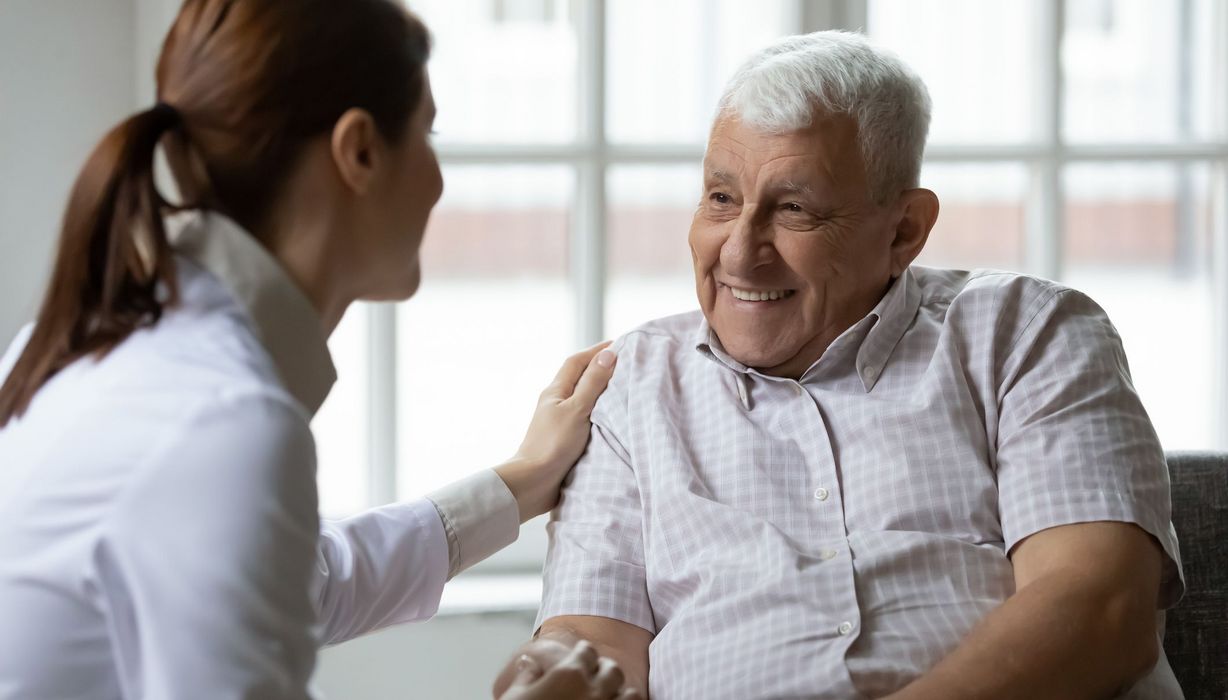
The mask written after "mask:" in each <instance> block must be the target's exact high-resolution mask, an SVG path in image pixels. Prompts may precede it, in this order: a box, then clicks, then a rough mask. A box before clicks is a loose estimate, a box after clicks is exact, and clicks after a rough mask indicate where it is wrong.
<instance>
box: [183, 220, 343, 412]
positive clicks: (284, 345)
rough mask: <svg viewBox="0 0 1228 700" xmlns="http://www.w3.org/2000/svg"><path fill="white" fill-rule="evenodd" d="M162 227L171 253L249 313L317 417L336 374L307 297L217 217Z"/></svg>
mask: <svg viewBox="0 0 1228 700" xmlns="http://www.w3.org/2000/svg"><path fill="white" fill-rule="evenodd" d="M166 227H167V237H168V238H169V239H170V241H171V245H172V246H173V247H174V249H175V251H176V252H177V253H179V254H180V255H183V256H185V257H187V258H188V259H190V260H193V261H195V262H196V263H197V264H199V265H200V266H201V267H203V268H205V269H206V270H208V271H209V272H210V273H211V274H213V276H215V277H216V278H217V279H218V280H219V281H220V282H221V283H222V285H223V286H224V287H226V289H227V290H228V291H229V292H230V295H231V296H232V297H233V298H234V299H235V301H236V302H238V304H239V306H240V307H242V308H243V310H244V311H245V312H246V313H247V317H248V319H249V320H250V321H251V326H252V330H253V331H254V332H255V334H256V337H257V339H258V340H259V341H260V343H261V345H263V346H264V348H265V350H266V351H267V352H268V353H269V356H270V357H271V358H272V360H273V364H274V366H275V367H276V368H277V372H278V374H280V375H281V380H282V382H283V384H284V385H285V387H286V390H287V391H289V392H290V394H291V395H292V396H294V398H295V399H297V400H298V402H299V403H300V404H302V406H303V408H304V409H306V411H307V413H308V415H315V412H316V411H317V410H319V408H320V405H321V404H322V403H324V398H325V397H326V396H328V392H329V391H330V390H331V389H332V386H333V383H334V382H336V381H337V370H336V368H335V367H334V366H333V360H332V356H331V355H330V354H329V352H328V342H327V338H326V337H325V335H324V329H323V324H322V322H321V320H320V316H319V314H318V313H317V312H316V310H315V307H313V306H312V305H311V301H310V300H308V298H307V295H306V294H304V293H303V291H302V290H301V289H299V287H298V286H297V285H296V284H295V283H294V281H293V280H291V279H290V276H289V275H288V274H287V273H286V271H285V270H284V269H283V268H282V267H281V265H280V264H279V263H278V262H277V260H276V259H275V258H274V257H273V256H272V255H271V254H270V253H269V252H268V251H267V250H265V249H264V247H263V246H261V245H260V244H259V243H258V242H257V241H256V239H255V237H254V236H252V235H251V234H249V233H248V232H247V231H245V230H243V228H242V227H240V226H239V225H238V224H237V223H235V222H234V221H232V220H231V219H229V218H227V217H225V216H223V215H221V214H218V213H216V212H206V211H187V212H182V213H179V214H175V215H173V216H170V217H168V218H167V220H166Z"/></svg>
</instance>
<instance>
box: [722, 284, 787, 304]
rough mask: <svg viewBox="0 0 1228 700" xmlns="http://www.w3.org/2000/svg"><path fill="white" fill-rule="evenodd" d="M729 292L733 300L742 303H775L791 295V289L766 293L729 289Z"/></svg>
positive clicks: (735, 288)
mask: <svg viewBox="0 0 1228 700" xmlns="http://www.w3.org/2000/svg"><path fill="white" fill-rule="evenodd" d="M729 291H730V292H732V293H733V296H734V298H735V299H741V300H742V301H776V300H777V299H784V298H786V297H789V296H792V295H793V290H792V289H773V290H770V291H766V292H757V291H755V290H753V289H738V288H737V287H730V288H729Z"/></svg>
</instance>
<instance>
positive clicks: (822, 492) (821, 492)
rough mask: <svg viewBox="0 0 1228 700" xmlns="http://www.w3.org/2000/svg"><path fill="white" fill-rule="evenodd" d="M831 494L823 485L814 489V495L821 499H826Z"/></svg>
mask: <svg viewBox="0 0 1228 700" xmlns="http://www.w3.org/2000/svg"><path fill="white" fill-rule="evenodd" d="M830 495H831V492H830V491H828V490H827V489H825V488H823V487H822V486H820V487H819V488H817V489H815V490H814V497H815V498H816V499H818V500H820V501H826V500H827V497H828V496H830Z"/></svg>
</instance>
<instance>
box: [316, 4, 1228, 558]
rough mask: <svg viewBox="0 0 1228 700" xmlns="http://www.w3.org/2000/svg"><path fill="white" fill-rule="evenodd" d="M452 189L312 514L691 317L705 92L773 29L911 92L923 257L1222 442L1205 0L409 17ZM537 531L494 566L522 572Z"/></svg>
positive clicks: (1215, 167) (359, 386)
mask: <svg viewBox="0 0 1228 700" xmlns="http://www.w3.org/2000/svg"><path fill="white" fill-rule="evenodd" d="M409 4H410V6H411V7H412V8H413V9H414V10H415V11H417V12H418V13H419V14H420V15H421V16H422V17H423V18H424V19H425V21H426V22H427V24H428V26H430V27H431V29H432V31H433V33H434V36H435V50H434V57H433V59H432V62H431V77H432V84H433V88H434V90H435V94H436V99H437V101H438V104H439V118H438V121H437V128H438V131H439V136H438V139H437V147H438V151H439V153H440V157H441V161H442V162H443V164H444V171H445V175H444V176H445V181H446V183H447V185H446V190H445V194H444V198H443V200H442V201H441V203H440V205H439V206H438V208H437V209H436V211H435V213H434V215H433V216H432V219H431V224H430V227H429V229H428V232H427V238H426V242H425V244H424V250H423V269H424V282H423V287H422V290H421V291H420V292H419V294H418V296H417V297H415V298H414V299H413V300H411V301H410V302H408V303H406V304H403V305H398V306H389V305H379V304H373V305H361V306H358V307H355V308H354V309H353V310H351V312H350V314H349V315H348V316H347V317H346V319H345V320H344V321H343V323H342V326H341V328H340V329H339V330H338V332H337V334H336V335H335V336H334V339H333V341H332V345H333V348H334V350H335V352H336V354H337V361H338V366H339V371H340V373H341V382H340V383H339V385H338V387H337V388H336V389H335V390H334V392H333V394H332V396H330V398H329V400H328V402H327V403H326V405H325V407H324V409H323V410H322V411H321V414H320V416H319V417H318V418H317V420H316V425H315V427H316V431H317V435H318V442H319V450H320V483H321V495H322V504H323V508H324V511H325V513H326V514H328V515H338V514H343V513H346V512H352V511H353V510H356V509H358V508H359V507H362V506H365V505H372V504H376V503H381V502H386V501H390V500H393V499H395V498H408V497H413V496H417V495H420V494H422V493H424V492H426V491H428V490H430V489H431V488H434V487H436V486H438V485H441V484H443V483H445V482H447V481H451V480H453V479H457V478H460V477H462V476H464V475H465V474H467V473H469V472H471V471H473V470H476V469H479V468H482V467H487V466H491V465H493V464H496V463H497V462H498V461H500V460H501V459H504V458H506V457H507V456H510V455H511V454H512V453H513V452H514V451H515V449H516V447H517V445H518V443H519V440H520V437H521V434H522V431H523V429H524V428H525V427H526V426H527V424H528V420H529V417H530V415H531V411H532V409H533V404H534V401H535V398H536V395H537V392H538V391H539V390H540V389H541V388H542V387H543V386H545V384H546V383H547V382H548V381H549V379H550V377H551V376H552V375H553V373H554V371H555V369H556V368H557V366H558V363H559V362H560V361H561V360H562V359H563V357H564V356H565V355H566V354H567V353H569V352H571V351H572V350H573V349H574V348H577V347H580V346H583V345H586V344H589V343H591V342H595V341H597V340H599V339H601V338H603V337H610V336H614V335H617V334H619V333H622V332H625V331H626V330H628V329H629V328H631V327H633V326H634V325H637V324H639V323H641V322H643V321H645V320H648V319H651V318H655V317H658V316H661V315H665V314H670V313H675V312H680V311H685V310H689V309H692V308H695V301H694V291H693V282H692V278H691V270H690V257H689V251H688V250H687V247H686V242H685V238H686V232H687V228H688V226H689V223H690V218H691V212H692V211H693V209H694V206H695V203H696V201H697V198H698V192H699V163H700V160H701V158H702V154H703V144H704V140H705V137H706V130H707V128H708V125H709V122H710V119H711V116H712V112H713V109H714V107H715V102H716V99H717V97H718V95H719V92H720V89H721V87H722V85H723V83H724V81H725V80H726V79H727V78H728V76H729V75H730V74H731V73H732V71H733V70H734V69H735V68H736V66H737V65H738V63H739V62H740V61H741V60H742V59H744V58H745V57H746V56H747V55H748V54H749V53H751V52H752V51H753V50H755V49H756V48H757V47H758V46H760V45H762V44H764V43H766V42H768V41H771V40H772V39H773V38H775V37H777V36H781V35H784V34H790V33H796V32H799V31H812V30H817V29H823V28H830V27H844V28H850V29H864V30H865V31H867V32H868V33H869V34H870V35H871V36H873V37H874V38H875V39H876V40H878V41H879V42H880V43H882V44H884V45H886V46H888V47H890V48H892V49H893V50H895V51H896V52H897V53H899V54H900V55H901V56H902V57H903V58H904V59H905V60H906V61H907V62H909V63H910V64H911V65H912V66H913V67H914V68H915V69H916V70H917V71H918V72H919V73H920V74H921V75H922V77H923V78H924V79H925V80H926V83H927V84H928V86H929V88H930V91H931V94H932V96H933V98H934V121H933V128H932V130H931V138H930V147H929V150H928V151H927V160H926V163H925V166H924V170H923V174H922V178H923V184H924V185H926V186H928V187H930V188H931V189H933V190H935V191H936V192H937V193H938V195H939V197H940V199H941V200H942V207H943V208H942V213H941V216H940V218H939V222H938V225H937V227H936V228H935V231H934V233H933V235H932V236H931V239H930V242H929V244H928V246H927V248H926V251H925V252H924V254H923V255H922V258H921V260H920V261H919V262H920V263H921V264H928V265H939V266H951V267H964V268H967V267H998V268H1006V269H1015V270H1021V271H1026V272H1030V273H1034V274H1039V275H1042V276H1045V277H1050V278H1054V279H1058V280H1060V281H1063V282H1065V283H1068V284H1071V285H1072V286H1075V287H1078V288H1081V289H1083V290H1085V291H1087V292H1088V293H1090V294H1091V295H1092V296H1093V298H1095V299H1096V300H1097V301H1099V302H1100V303H1101V304H1102V305H1103V306H1104V307H1105V308H1106V310H1107V311H1108V312H1109V314H1110V316H1111V317H1112V318H1113V320H1114V321H1115V323H1116V325H1117V327H1118V329H1119V330H1120V332H1121V335H1122V338H1123V341H1124V343H1125V345H1126V349H1127V353H1128V355H1129V358H1130V362H1131V366H1132V370H1133V374H1134V379H1135V383H1136V386H1137V388H1138V390H1139V393H1140V394H1141V396H1142V398H1143V401H1144V403H1145V404H1146V406H1147V408H1148V410H1149V412H1150V413H1151V415H1152V417H1153V419H1154V421H1155V424H1156V426H1157V429H1158V431H1159V433H1160V436H1161V439H1162V441H1163V442H1164V444H1165V446H1166V447H1168V448H1170V449H1179V448H1212V447H1219V448H1228V435H1226V434H1225V432H1226V431H1225V429H1224V428H1223V426H1224V425H1226V424H1228V376H1225V368H1226V367H1228V134H1226V133H1225V125H1228V93H1225V91H1223V90H1219V89H1217V88H1216V86H1220V85H1223V84H1225V82H1228V7H1226V6H1225V5H1224V3H1220V2H1216V1H1215V0H1174V2H1169V3H1154V2H1149V1H1147V0H1045V1H1043V2H1037V1H1033V0H998V1H997V2H993V3H987V2H983V0H931V1H930V2H925V3H917V2H914V1H913V0H844V1H842V2H824V1H821V0H775V1H771V2H755V3H749V2H740V1H735V0H711V1H709V0H670V1H669V2H661V1H659V0H618V1H617V2H608V1H602V0H516V1H512V0H485V1H475V2H466V3H457V2H452V1H451V0H409ZM544 542H545V539H544V534H543V533H542V532H541V529H540V528H528V529H526V530H525V531H524V532H523V534H522V541H521V542H520V543H518V545H517V547H515V548H513V550H512V551H509V552H505V553H504V554H503V555H501V556H500V557H497V558H496V559H495V560H494V561H492V562H491V563H489V564H488V565H486V568H487V570H488V571H489V570H491V569H500V568H503V569H509V570H515V569H518V568H519V569H521V570H523V569H526V568H535V567H536V566H539V565H540V561H541V556H542V552H543V551H544Z"/></svg>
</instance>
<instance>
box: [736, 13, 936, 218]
mask: <svg viewBox="0 0 1228 700" xmlns="http://www.w3.org/2000/svg"><path fill="white" fill-rule="evenodd" d="M825 114H830V115H838V114H847V115H849V116H851V117H853V119H854V120H855V121H856V122H857V143H858V147H859V149H860V151H861V157H862V161H863V162H864V163H865V168H866V175H867V177H868V179H869V185H870V194H871V196H872V197H873V198H874V200H875V201H877V202H879V203H883V202H887V201H890V200H891V199H893V198H894V197H895V195H896V194H898V193H899V192H900V191H902V190H904V189H908V188H910V187H916V186H917V184H918V181H919V179H920V174H921V157H922V155H923V154H924V152H925V138H926V135H927V134H928V133H929V126H930V96H929V92H928V91H927V90H926V89H925V83H923V82H921V78H920V77H919V76H918V75H917V74H916V73H915V72H913V70H912V69H911V68H909V67H908V66H907V65H905V64H904V62H903V61H901V60H900V59H899V57H898V56H896V55H895V54H894V53H892V52H890V51H887V50H885V49H883V48H880V47H878V46H875V45H873V44H871V43H870V42H869V41H867V40H866V39H865V37H863V36H861V35H860V34H853V33H850V32H841V31H825V32H815V33H813V34H803V35H800V36H790V37H786V38H784V39H781V40H780V41H777V42H776V43H774V44H772V45H770V46H768V47H766V48H764V49H762V50H761V51H759V52H758V53H756V54H755V55H753V56H751V57H750V58H749V59H747V61H746V62H745V63H743V64H742V67H741V68H739V69H738V71H737V73H735V74H734V76H733V77H732V78H731V79H730V80H729V83H728V84H726V86H725V92H724V94H723V95H722V96H721V100H720V104H719V106H718V108H717V119H720V118H721V117H723V116H735V117H737V118H738V119H739V120H740V121H741V122H742V123H744V124H746V125H748V126H751V127H754V128H756V129H762V130H764V131H767V132H769V133H785V132H789V131H796V130H798V129H804V128H806V127H808V126H810V125H811V124H812V123H813V122H814V120H815V118H816V117H820V116H822V115H825Z"/></svg>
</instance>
